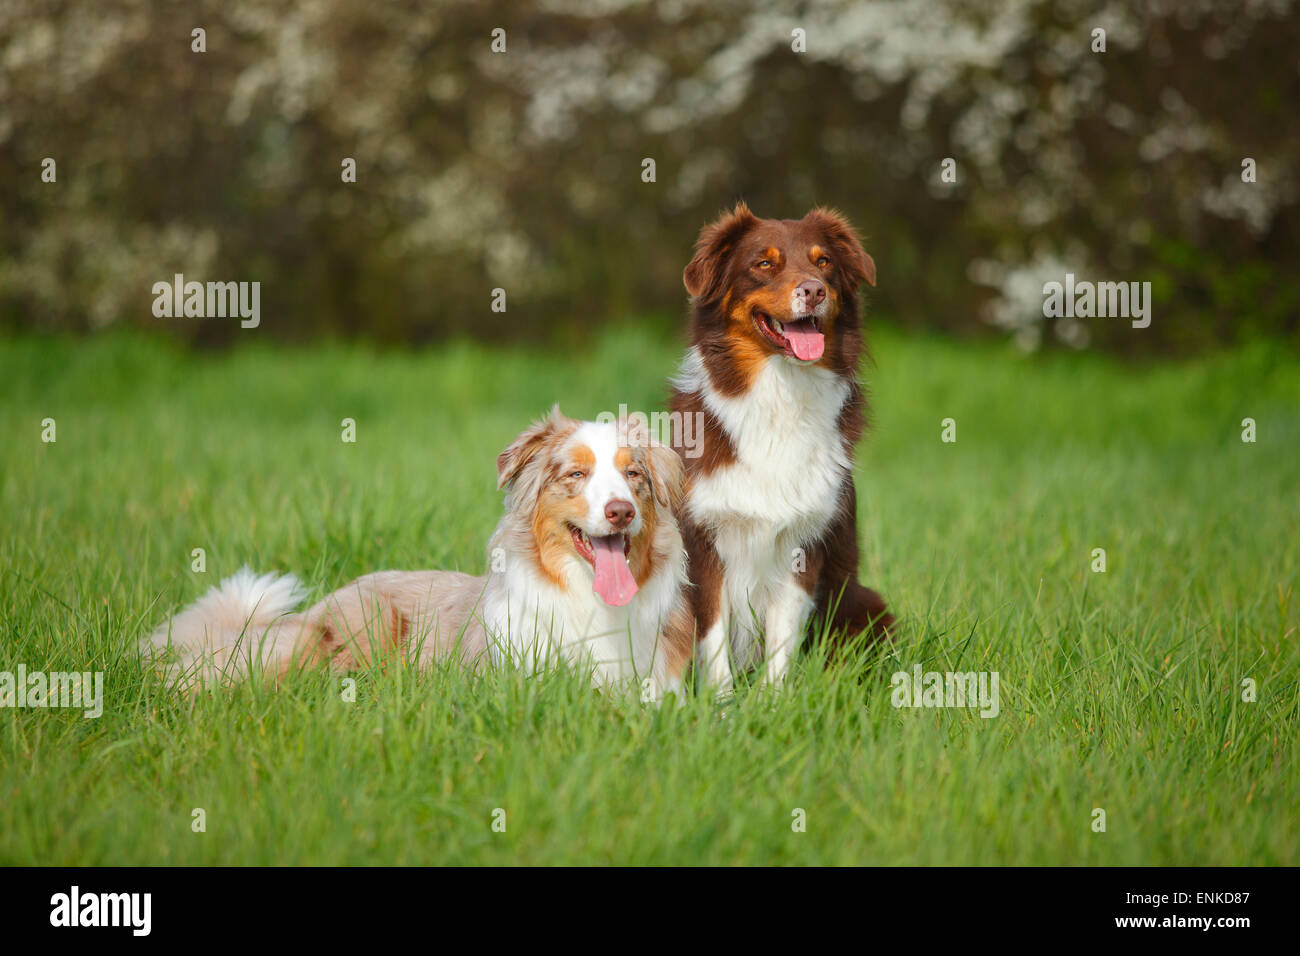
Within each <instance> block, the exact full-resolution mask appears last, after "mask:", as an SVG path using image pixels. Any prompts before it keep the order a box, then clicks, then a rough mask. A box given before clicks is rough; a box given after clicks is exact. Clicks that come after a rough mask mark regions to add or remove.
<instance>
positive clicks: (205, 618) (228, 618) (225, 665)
mask: <svg viewBox="0 0 1300 956" xmlns="http://www.w3.org/2000/svg"><path fill="white" fill-rule="evenodd" d="M304 597H306V591H305V589H304V588H303V586H302V584H301V583H300V582H299V581H298V579H297V578H296V577H294V576H293V575H292V574H262V575H258V574H256V573H254V572H253V571H252V570H251V569H250V568H247V567H244V568H240V569H239V571H237V572H236V573H235V574H233V575H231V576H230V577H228V578H226V579H225V580H223V581H222V582H221V583H220V584H219V585H217V586H216V587H214V588H212V589H211V590H209V591H208V593H207V594H205V595H204V596H203V597H201V598H199V599H198V600H197V601H195V602H194V603H193V604H191V605H190V606H189V607H187V608H185V609H184V610H182V611H180V612H179V613H177V614H176V615H175V616H174V617H172V618H170V619H168V620H167V621H165V622H163V623H162V624H161V625H159V627H158V628H157V629H156V630H155V631H154V632H153V633H152V634H150V635H149V637H147V638H145V640H144V641H143V642H142V649H143V650H144V651H145V652H146V653H149V654H151V655H152V657H153V661H154V663H155V664H157V665H158V666H159V667H160V669H161V671H162V672H163V673H164V674H165V675H166V677H167V679H168V680H169V682H171V683H184V684H190V683H193V682H195V681H197V682H200V683H207V682H210V681H212V680H214V679H218V678H221V677H226V678H232V679H233V678H238V677H242V676H245V675H246V674H248V673H249V672H250V671H251V670H254V669H257V668H263V669H267V670H275V671H278V669H279V667H280V666H281V665H283V664H284V663H287V662H288V661H289V660H290V659H291V657H292V655H293V651H294V643H295V641H296V640H297V638H298V634H299V632H300V630H301V624H302V621H301V615H296V614H290V612H291V611H293V610H294V609H295V608H297V607H298V606H299V605H300V604H301V603H302V601H303V598H304Z"/></svg>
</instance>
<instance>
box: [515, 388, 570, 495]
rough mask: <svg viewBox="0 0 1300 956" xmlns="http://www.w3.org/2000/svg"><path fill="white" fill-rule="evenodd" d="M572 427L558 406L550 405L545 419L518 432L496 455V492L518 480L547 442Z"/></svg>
mask: <svg viewBox="0 0 1300 956" xmlns="http://www.w3.org/2000/svg"><path fill="white" fill-rule="evenodd" d="M572 425H573V421H572V419H569V418H566V417H565V416H564V414H563V413H561V411H560V406H559V405H552V406H551V413H550V414H549V415H548V416H547V417H546V418H544V419H542V420H541V421H540V422H537V423H535V424H533V425H530V426H529V427H528V428H526V429H524V431H522V432H520V434H519V437H518V438H516V439H515V440H514V441H512V442H511V443H510V445H509V446H508V447H507V448H506V450H505V451H503V452H502V453H501V454H499V455H497V490H500V489H502V488H504V487H505V486H506V485H508V484H510V483H511V482H513V481H514V480H515V479H516V478H518V477H519V473H520V472H521V471H523V469H524V467H525V466H526V465H527V464H528V463H529V462H530V461H532V460H533V459H534V458H536V457H537V453H538V452H539V451H541V450H542V448H543V447H544V446H545V445H546V442H547V441H549V440H550V439H551V438H554V437H555V436H556V435H558V434H559V433H560V432H561V431H564V430H566V429H567V428H569V427H570V426H572Z"/></svg>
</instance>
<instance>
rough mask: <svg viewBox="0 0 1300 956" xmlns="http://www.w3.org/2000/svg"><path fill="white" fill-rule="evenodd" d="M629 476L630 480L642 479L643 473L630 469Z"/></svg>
mask: <svg viewBox="0 0 1300 956" xmlns="http://www.w3.org/2000/svg"><path fill="white" fill-rule="evenodd" d="M627 476H628V477H629V478H640V477H641V472H639V471H637V470H636V469H635V468H629V469H628V470H627Z"/></svg>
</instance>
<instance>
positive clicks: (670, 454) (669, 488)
mask: <svg viewBox="0 0 1300 956" xmlns="http://www.w3.org/2000/svg"><path fill="white" fill-rule="evenodd" d="M646 461H647V462H648V463H649V465H650V484H651V485H652V486H654V490H655V501H657V502H659V504H661V505H663V506H664V507H665V508H667V509H669V510H670V511H671V512H673V514H676V513H677V512H679V511H680V510H681V507H682V501H683V499H685V497H686V471H685V469H684V468H683V467H682V458H681V456H680V455H678V454H677V452H675V451H673V450H672V449H671V448H669V447H668V446H667V445H661V444H659V443H658V442H653V443H651V445H650V447H649V448H647V449H646Z"/></svg>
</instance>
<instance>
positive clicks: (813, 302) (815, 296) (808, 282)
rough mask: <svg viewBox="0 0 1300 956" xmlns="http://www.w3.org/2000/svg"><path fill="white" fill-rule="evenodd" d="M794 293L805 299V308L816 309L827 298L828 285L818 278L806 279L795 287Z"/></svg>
mask: <svg viewBox="0 0 1300 956" xmlns="http://www.w3.org/2000/svg"><path fill="white" fill-rule="evenodd" d="M794 294H795V295H796V296H797V297H798V298H800V299H802V300H803V305H804V308H805V309H814V308H816V307H817V306H818V305H819V304H820V303H821V302H822V300H823V299H825V298H826V286H824V285H822V283H821V282H820V281H819V280H817V279H804V281H803V282H800V283H799V284H798V285H797V286H795V287H794Z"/></svg>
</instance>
